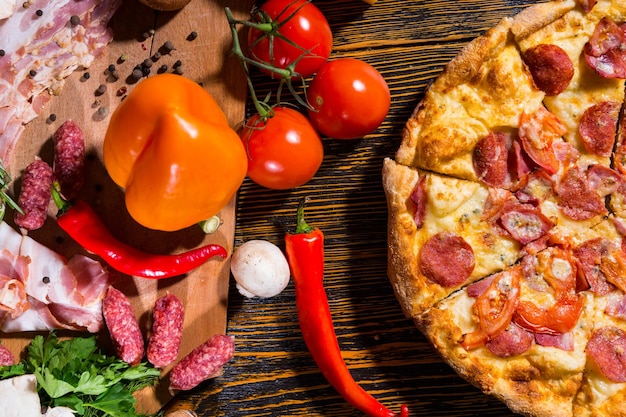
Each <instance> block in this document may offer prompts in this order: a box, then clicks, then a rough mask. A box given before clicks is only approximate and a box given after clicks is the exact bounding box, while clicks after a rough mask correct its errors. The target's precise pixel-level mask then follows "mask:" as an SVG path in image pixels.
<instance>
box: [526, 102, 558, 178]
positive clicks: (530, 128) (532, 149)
mask: <svg viewBox="0 0 626 417" xmlns="http://www.w3.org/2000/svg"><path fill="white" fill-rule="evenodd" d="M566 132H567V129H566V128H565V125H563V123H561V121H560V120H559V119H557V117H556V116H555V115H554V114H552V113H550V112H549V111H548V110H547V109H546V108H545V107H540V108H539V109H537V111H535V112H534V113H532V114H528V113H526V112H523V113H522V114H521V116H520V126H519V132H518V135H519V138H520V141H521V142H522V148H523V149H524V151H525V152H526V153H527V154H528V156H529V157H530V159H532V160H533V162H535V163H536V164H537V165H539V166H540V167H542V168H543V169H545V170H546V171H547V172H548V173H549V174H555V173H556V172H557V171H558V170H559V160H558V158H557V156H556V153H555V151H554V148H553V147H552V143H553V142H554V141H555V140H556V139H558V138H560V137H561V136H563V135H564V134H565V133H566Z"/></svg>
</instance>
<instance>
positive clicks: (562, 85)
mask: <svg viewBox="0 0 626 417" xmlns="http://www.w3.org/2000/svg"><path fill="white" fill-rule="evenodd" d="M522 58H523V59H524V62H526V65H528V69H529V70H530V73H531V74H532V76H533V80H534V81H535V84H537V87H539V89H540V90H542V91H543V92H545V93H546V95H548V96H556V95H557V94H559V93H561V92H563V91H564V90H565V89H566V88H567V86H568V85H569V83H570V81H571V80H572V77H573V76H574V65H573V64H572V60H571V59H570V57H569V56H568V55H567V53H566V52H565V51H564V50H563V49H562V48H560V47H558V46H557V45H552V44H540V45H536V46H534V47H532V48H530V49H528V50H527V51H525V52H524V53H523V54H522Z"/></svg>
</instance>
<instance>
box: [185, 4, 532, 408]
mask: <svg viewBox="0 0 626 417" xmlns="http://www.w3.org/2000/svg"><path fill="white" fill-rule="evenodd" d="M314 3H315V4H316V5H317V6H318V7H319V8H320V9H321V10H322V11H323V12H324V13H325V15H326V16H327V18H328V20H329V22H330V25H331V27H332V29H333V31H334V42H335V45H334V50H333V54H332V56H331V58H337V57H356V58H360V59H363V60H365V61H367V62H369V63H370V64H372V65H373V66H375V67H376V68H377V69H378V70H379V71H380V72H381V73H382V74H383V76H384V77H385V79H386V80H387V82H388V84H389V87H390V88H391V92H392V104H391V110H390V112H389V114H388V116H387V118H386V120H385V122H384V123H383V124H382V126H381V127H380V128H379V129H378V130H377V131H376V132H374V133H372V134H370V135H368V136H366V137H365V138H363V139H361V140H354V141H337V140H332V139H327V138H324V150H325V158H324V162H323V164H322V167H321V169H320V171H319V172H318V174H317V176H316V177H315V178H314V179H313V180H312V181H310V182H309V183H308V184H306V185H305V186H302V187H300V188H298V189H295V190H291V191H269V190H266V189H263V188H261V187H259V186H257V185H255V184H253V183H252V182H250V181H248V180H246V182H245V183H244V185H243V187H242V188H241V191H240V193H239V195H238V203H237V218H236V232H235V246H238V245H239V244H241V243H243V242H244V241H246V240H249V239H266V240H269V241H271V242H273V243H276V244H278V245H279V246H280V247H281V248H284V244H283V235H284V233H285V231H286V230H287V229H288V228H290V227H292V226H293V221H294V218H295V212H296V208H297V205H298V202H299V201H300V200H301V199H302V198H303V197H304V196H308V197H309V198H310V202H309V205H308V208H307V211H306V213H307V219H308V221H309V224H311V225H315V226H318V227H320V228H321V229H322V230H323V231H324V233H325V235H326V264H325V268H326V269H325V277H326V278H325V285H326V288H327V293H328V298H329V302H330V308H331V311H332V313H333V319H334V323H335V329H336V332H337V336H338V338H339V343H340V346H341V348H342V350H343V354H344V358H345V360H346V362H347V364H348V366H349V368H350V369H351V372H352V375H353V376H354V378H355V379H356V380H357V381H358V382H359V383H360V384H361V385H362V386H363V387H364V388H365V389H366V390H367V391H368V392H370V393H371V394H372V395H374V396H375V397H376V398H378V399H379V400H380V401H381V402H382V403H383V404H385V405H386V406H388V407H389V408H391V409H392V410H394V411H399V406H400V404H401V403H406V404H408V405H409V407H410V410H411V416H447V417H455V416H459V417H468V416H483V417H486V416H510V415H513V414H512V413H511V412H510V411H509V410H508V409H507V408H506V407H505V406H504V405H502V404H501V403H500V402H499V401H497V400H496V399H493V398H491V397H488V396H486V395H484V394H482V393H481V392H480V391H479V390H477V389H476V388H474V387H473V386H471V385H469V384H468V383H466V382H465V381H464V380H463V379H461V378H460V377H458V376H457V375H456V374H455V372H454V371H452V369H451V368H450V367H448V366H447V365H446V364H445V363H443V362H442V361H441V359H440V358H439V356H438V354H437V353H436V352H435V351H434V349H433V348H431V346H430V345H429V343H428V342H427V341H426V339H425V338H424V337H423V336H422V334H421V333H420V332H419V331H418V330H416V328H415V327H414V326H413V324H412V322H411V321H410V320H408V319H407V318H405V317H404V315H403V313H402V311H401V310H400V307H399V304H398V303H397V302H396V299H395V298H394V294H393V291H392V289H391V286H390V284H389V281H388V279H387V273H386V269H387V235H386V228H387V208H386V201H385V196H384V193H383V189H382V185H381V167H382V160H383V158H384V157H386V156H393V154H394V152H395V151H396V149H397V148H398V145H399V141H400V136H401V131H402V128H403V126H404V123H405V122H406V120H407V119H408V117H409V116H410V114H411V112H412V111H413V109H414V108H415V106H416V105H417V104H418V102H419V100H420V99H421V97H422V95H423V92H424V89H425V88H426V86H427V85H428V83H429V82H430V81H431V80H433V79H434V78H435V77H436V76H437V75H438V73H439V72H440V71H441V69H442V68H443V66H444V65H445V64H446V63H447V62H448V61H449V60H451V59H452V58H453V57H454V56H455V55H456V54H457V52H458V51H459V50H460V49H461V48H462V47H463V46H464V45H465V44H466V43H468V42H469V41H470V40H471V39H473V38H475V37H477V36H479V35H481V34H482V33H483V32H484V31H486V30H487V29H489V28H490V27H492V26H494V25H495V24H496V23H497V22H498V21H499V20H500V19H502V18H503V17H506V16H512V15H514V14H515V13H517V12H519V11H520V10H521V9H522V8H524V7H526V6H528V5H530V4H533V3H537V2H536V1H531V0H484V1H477V0H447V1H444V0H419V1H406V0H379V1H378V2H377V3H376V4H375V5H373V6H369V5H367V4H366V3H364V2H361V1H358V0H340V1H330V0H328V1H321V0H320V1H317V0H315V1H314ZM254 82H255V84H256V85H257V86H258V88H259V89H260V91H262V90H263V88H267V89H269V88H272V87H274V86H273V85H272V84H271V82H269V83H268V81H267V80H266V79H265V77H264V76H261V75H260V74H255V75H254ZM247 108H248V112H252V111H253V108H252V106H251V105H250V103H248V106H247ZM294 297H295V293H294V288H293V283H290V285H289V286H288V287H287V288H286V290H285V291H284V292H283V293H281V294H280V295H279V296H277V297H274V298H270V299H258V298H257V299H247V298H244V297H242V296H241V295H240V294H239V293H238V292H237V290H236V289H235V286H234V281H232V279H231V290H230V295H229V306H228V322H227V331H228V333H229V334H231V335H233V336H235V338H236V344H237V348H236V349H237V350H236V354H235V357H234V359H233V360H232V362H231V363H229V364H228V365H227V366H226V367H225V368H224V374H223V375H222V376H220V377H219V378H217V379H215V380H212V381H207V382H206V383H204V384H203V385H201V386H200V387H198V388H197V389H196V390H194V391H192V392H189V393H187V394H186V395H185V396H182V397H179V398H177V402H176V403H175V407H178V408H186V409H192V410H194V411H195V412H196V413H197V414H198V415H199V416H248V417H251V416H357V415H360V413H359V412H357V411H355V410H354V409H353V408H352V407H351V406H349V405H348V404H347V403H346V402H345V401H344V400H343V399H342V398H340V396H339V395H338V394H337V392H336V391H335V390H334V389H333V388H332V387H330V386H329V385H328V383H327V382H326V380H325V379H324V377H323V376H322V375H321V373H320V372H319V371H318V369H317V367H316V366H315V364H314V363H313V361H312V359H311V357H310V355H309V353H308V351H307V349H306V346H305V345H304V342H303V340H302V338H301V334H300V329H299V327H298V321H297V315H296V309H295V303H294Z"/></svg>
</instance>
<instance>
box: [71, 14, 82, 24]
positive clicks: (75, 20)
mask: <svg viewBox="0 0 626 417" xmlns="http://www.w3.org/2000/svg"><path fill="white" fill-rule="evenodd" d="M70 25H72V26H78V25H80V17H78V16H77V15H72V17H70Z"/></svg>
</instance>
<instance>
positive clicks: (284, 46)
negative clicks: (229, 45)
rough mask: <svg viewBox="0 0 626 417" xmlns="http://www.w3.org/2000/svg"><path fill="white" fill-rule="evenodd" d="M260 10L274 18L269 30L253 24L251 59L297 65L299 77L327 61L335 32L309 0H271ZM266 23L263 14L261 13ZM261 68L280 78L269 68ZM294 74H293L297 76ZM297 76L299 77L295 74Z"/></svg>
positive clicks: (283, 67)
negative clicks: (260, 28) (333, 32)
mask: <svg viewBox="0 0 626 417" xmlns="http://www.w3.org/2000/svg"><path fill="white" fill-rule="evenodd" d="M260 11H261V12H262V13H264V14H265V15H266V16H267V17H269V18H270V19H271V23H269V25H270V27H271V29H269V31H268V32H265V31H262V30H259V29H257V28H253V27H250V29H249V31H248V50H249V56H250V58H251V59H253V60H255V61H257V62H261V63H265V64H268V65H270V66H273V67H276V68H281V69H285V68H287V67H288V66H290V65H292V64H294V63H295V64H294V65H295V68H294V70H295V73H296V74H297V76H299V77H302V78H305V77H308V76H311V75H313V74H314V73H315V72H317V70H318V69H319V68H320V67H321V66H322V65H324V64H325V63H326V61H327V60H328V57H329V55H330V52H331V49H332V46H333V35H332V32H331V29H330V26H329V24H328V21H327V20H326V17H324V15H323V14H322V12H321V11H320V10H319V9H318V8H317V7H316V6H315V5H313V4H312V3H311V2H310V1H308V0H269V1H268V2H266V3H265V4H263V5H262V6H261V7H260ZM257 16H258V18H259V20H260V21H259V22H255V23H265V22H263V14H258V13H257ZM262 71H264V72H266V73H268V74H270V75H272V76H273V77H275V78H280V77H279V76H278V74H276V73H272V72H271V71H269V70H267V69H263V68H262ZM296 74H294V76H296ZM296 78H297V77H296Z"/></svg>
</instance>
